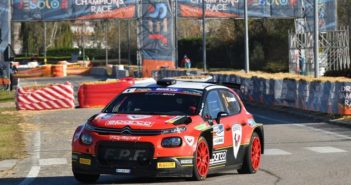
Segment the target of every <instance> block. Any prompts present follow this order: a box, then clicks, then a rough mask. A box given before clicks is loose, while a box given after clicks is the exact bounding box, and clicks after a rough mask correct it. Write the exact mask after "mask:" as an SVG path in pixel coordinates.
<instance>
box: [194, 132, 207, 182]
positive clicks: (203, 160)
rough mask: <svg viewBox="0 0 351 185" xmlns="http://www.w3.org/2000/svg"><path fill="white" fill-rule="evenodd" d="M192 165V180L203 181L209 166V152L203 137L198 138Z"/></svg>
mask: <svg viewBox="0 0 351 185" xmlns="http://www.w3.org/2000/svg"><path fill="white" fill-rule="evenodd" d="M194 163H195V164H194V171H193V179H194V180H197V181H201V180H205V179H206V177H207V174H208V169H209V166H210V151H209V149H208V144H207V141H206V139H205V138H204V137H200V139H199V140H198V142H197V147H196V151H195V159H194Z"/></svg>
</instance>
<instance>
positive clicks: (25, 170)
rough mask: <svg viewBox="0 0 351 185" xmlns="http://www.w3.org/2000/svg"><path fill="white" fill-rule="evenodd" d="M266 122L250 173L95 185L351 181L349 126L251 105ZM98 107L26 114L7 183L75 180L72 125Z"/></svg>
mask: <svg viewBox="0 0 351 185" xmlns="http://www.w3.org/2000/svg"><path fill="white" fill-rule="evenodd" d="M248 108H249V110H250V111H251V112H252V113H253V114H254V115H255V118H256V121H257V122H260V123H264V125H265V138H266V145H265V147H266V154H265V155H264V156H263V159H262V165H261V169H260V171H259V172H258V173H257V174H254V175H239V174H238V173H237V172H236V171H226V172H222V173H218V174H214V175H211V176H210V177H209V178H208V179H207V180H206V181H204V182H193V181H186V180H184V179H135V178H124V177H122V176H107V175H106V176H102V177H101V178H100V179H99V181H98V183H97V184H190V183H191V184H217V185H218V184H232V185H235V184H238V185H239V184H240V185H242V184H257V185H273V184H284V185H285V184H299V185H302V184H306V185H307V184H308V185H313V184H316V185H317V184H318V185H322V184H325V185H334V184H335V185H336V184H340V185H347V184H351V178H350V175H351V165H350V164H351V158H350V157H349V156H350V154H351V142H350V141H351V129H349V128H345V127H340V126H336V125H331V124H328V123H323V122H313V121H310V119H309V118H306V117H297V116H292V115H289V114H285V113H280V112H276V111H272V110H269V109H263V108H260V107H255V106H249V107H248ZM98 111H99V109H75V110H63V111H44V112H35V113H30V114H28V113H25V114H26V117H27V121H28V122H29V123H34V124H33V125H32V127H31V129H29V130H28V132H26V138H27V142H28V148H27V150H28V151H30V152H29V155H28V156H27V157H26V158H25V159H23V160H21V161H20V162H18V164H17V165H16V167H15V168H14V169H13V170H12V171H10V172H9V173H8V174H7V175H6V176H4V177H2V178H1V179H0V184H4V185H5V184H6V185H12V184H13V185H18V184H21V185H27V184H37V185H55V184H57V185H61V184H79V183H78V182H77V181H75V180H74V178H73V177H72V172H71V165H70V158H71V152H70V151H71V150H70V142H71V137H72V134H73V132H74V128H75V127H76V126H77V125H79V124H81V123H83V122H84V121H85V120H86V119H87V118H88V117H89V116H90V115H92V114H93V113H95V112H98Z"/></svg>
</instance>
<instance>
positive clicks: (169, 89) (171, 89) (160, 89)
mask: <svg viewBox="0 0 351 185" xmlns="http://www.w3.org/2000/svg"><path fill="white" fill-rule="evenodd" d="M155 90H156V91H170V92H178V90H179V89H174V88H156V89H155Z"/></svg>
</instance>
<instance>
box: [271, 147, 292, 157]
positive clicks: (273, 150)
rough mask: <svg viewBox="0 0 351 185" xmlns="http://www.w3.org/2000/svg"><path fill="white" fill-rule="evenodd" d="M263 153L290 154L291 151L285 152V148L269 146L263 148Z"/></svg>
mask: <svg viewBox="0 0 351 185" xmlns="http://www.w3.org/2000/svg"><path fill="white" fill-rule="evenodd" d="M264 155H274V156H276V155H291V153H290V152H287V151H285V150H281V149H276V148H271V149H265V150H264Z"/></svg>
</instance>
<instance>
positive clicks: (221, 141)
mask: <svg viewBox="0 0 351 185" xmlns="http://www.w3.org/2000/svg"><path fill="white" fill-rule="evenodd" d="M220 95H221V94H220V90H218V89H215V90H211V91H209V92H208V93H207V96H206V98H205V106H204V109H203V114H202V115H203V117H204V119H205V120H208V122H209V123H210V124H213V126H212V127H213V133H212V134H213V135H212V136H213V140H212V142H213V154H212V158H211V160H210V166H220V165H224V164H227V161H228V157H227V153H228V149H229V148H231V146H232V141H231V139H227V138H230V137H231V132H230V130H231V127H230V125H231V122H230V121H229V120H230V119H227V118H226V117H224V118H222V119H221V120H220V123H217V122H216V121H215V119H216V117H217V115H218V113H219V112H226V108H225V106H224V104H223V103H224V102H223V100H222V98H221V96H220ZM226 128H227V129H229V131H226V130H225V129H226ZM231 158H232V157H231Z"/></svg>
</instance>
